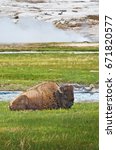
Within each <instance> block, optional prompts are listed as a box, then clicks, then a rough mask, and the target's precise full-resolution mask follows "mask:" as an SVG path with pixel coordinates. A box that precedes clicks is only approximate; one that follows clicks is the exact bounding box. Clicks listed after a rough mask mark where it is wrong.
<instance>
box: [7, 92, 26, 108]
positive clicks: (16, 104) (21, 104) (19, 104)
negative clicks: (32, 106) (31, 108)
mask: <svg viewBox="0 0 116 150" xmlns="http://www.w3.org/2000/svg"><path fill="white" fill-rule="evenodd" d="M27 106H28V98H27V96H26V95H21V96H19V97H17V98H16V99H15V100H14V101H12V102H10V105H9V108H10V109H11V110H25V109H27Z"/></svg>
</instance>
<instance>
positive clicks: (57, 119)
mask: <svg viewBox="0 0 116 150" xmlns="http://www.w3.org/2000/svg"><path fill="white" fill-rule="evenodd" d="M98 122H99V121H98V103H80V104H75V105H74V106H73V107H72V108H71V109H69V110H63V109H62V110H61V109H59V110H43V111H16V112H14V111H10V110H9V109H8V102H0V150H6V149H9V150H98V149H99V148H98V138H99V133H98V132H99V129H98V128H99V127H98Z"/></svg>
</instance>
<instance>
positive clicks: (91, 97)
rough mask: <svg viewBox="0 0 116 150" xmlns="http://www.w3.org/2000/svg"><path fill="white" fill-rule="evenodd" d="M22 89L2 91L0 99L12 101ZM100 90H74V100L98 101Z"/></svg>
mask: <svg viewBox="0 0 116 150" xmlns="http://www.w3.org/2000/svg"><path fill="white" fill-rule="evenodd" d="M21 93H22V91H0V101H11V100H13V99H15V98H16V97H17V96H19V95H20V94H21ZM98 100H99V92H93V93H91V92H90V93H89V92H85V91H77V90H74V102H98Z"/></svg>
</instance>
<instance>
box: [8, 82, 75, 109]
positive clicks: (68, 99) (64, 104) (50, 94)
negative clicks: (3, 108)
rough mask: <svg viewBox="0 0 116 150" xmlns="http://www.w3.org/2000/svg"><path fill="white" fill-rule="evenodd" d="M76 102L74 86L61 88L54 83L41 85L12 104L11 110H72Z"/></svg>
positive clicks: (28, 91)
mask: <svg viewBox="0 0 116 150" xmlns="http://www.w3.org/2000/svg"><path fill="white" fill-rule="evenodd" d="M73 101H74V95H73V86H72V85H65V86H61V87H60V86H59V85H58V84H56V83H54V82H46V83H42V84H39V85H37V86H35V87H32V88H31V89H29V90H27V91H26V92H24V93H23V94H21V95H20V96H18V97H17V98H16V99H15V100H13V101H11V102H10V105H9V108H10V109H11V110H25V109H32V110H36V109H39V110H42V109H57V108H70V107H71V106H72V104H73Z"/></svg>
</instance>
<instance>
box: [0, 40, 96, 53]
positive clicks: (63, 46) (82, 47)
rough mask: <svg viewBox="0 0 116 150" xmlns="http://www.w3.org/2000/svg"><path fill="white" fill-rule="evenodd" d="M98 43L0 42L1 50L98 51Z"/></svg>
mask: <svg viewBox="0 0 116 150" xmlns="http://www.w3.org/2000/svg"><path fill="white" fill-rule="evenodd" d="M98 48H99V47H98V44H97V43H72V42H71V43H34V44H33V43H31V44H0V51H22V50H23V51H24V50H26V51H44V50H45V51H59V50H63V51H98Z"/></svg>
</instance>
